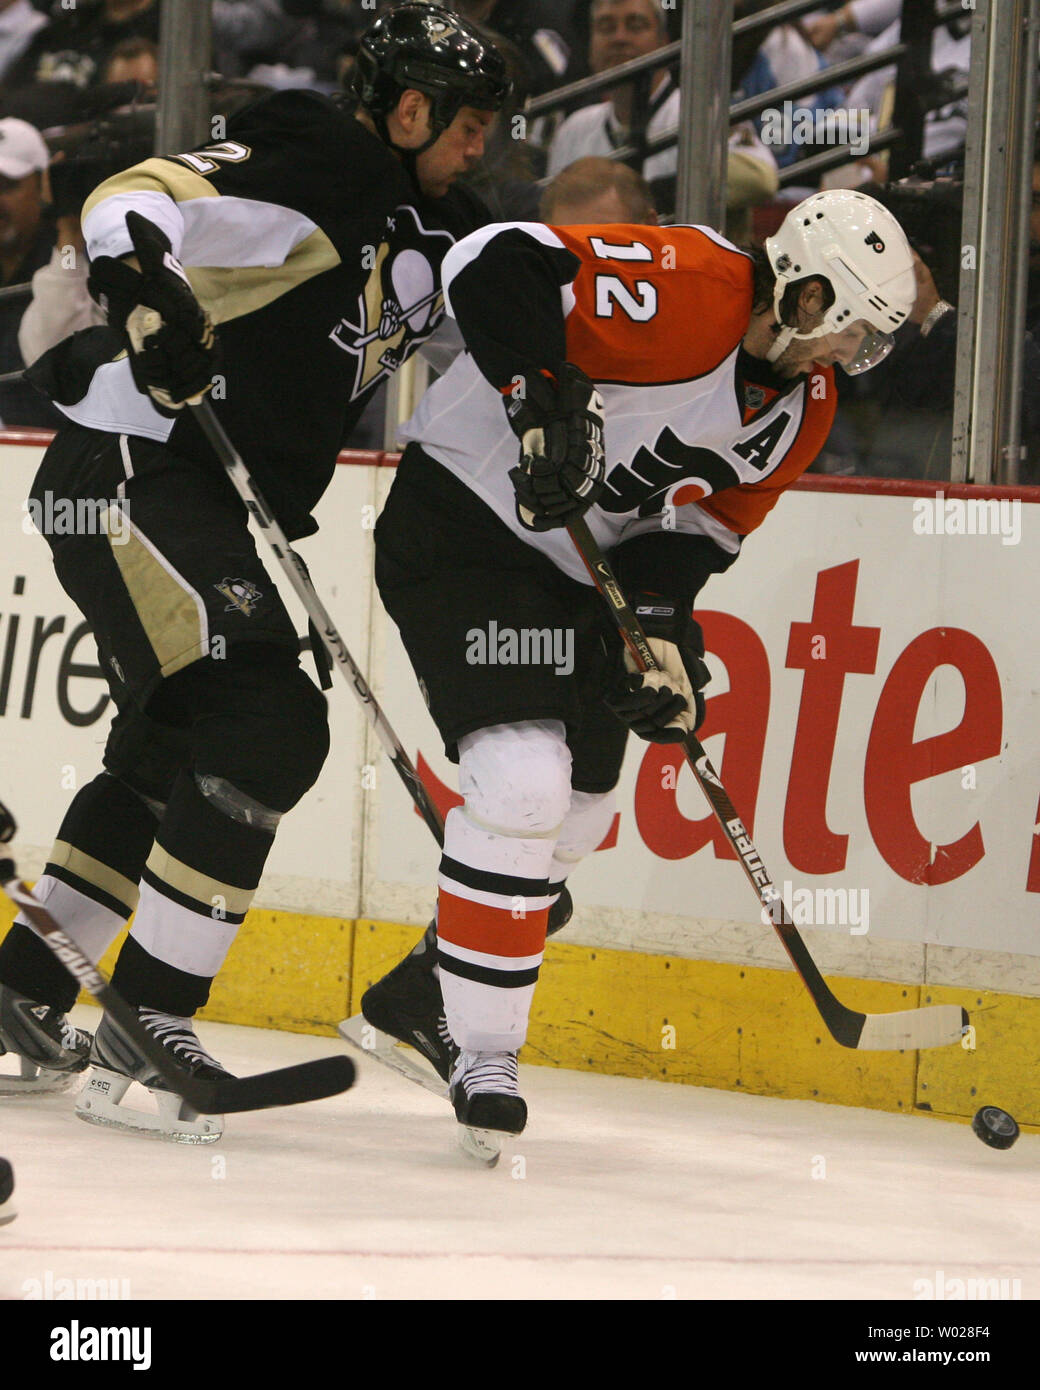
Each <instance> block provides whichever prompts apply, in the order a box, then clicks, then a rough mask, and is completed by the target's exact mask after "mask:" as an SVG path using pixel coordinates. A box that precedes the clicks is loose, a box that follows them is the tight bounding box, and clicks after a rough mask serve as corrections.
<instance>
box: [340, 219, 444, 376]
mask: <svg viewBox="0 0 1040 1390" xmlns="http://www.w3.org/2000/svg"><path fill="white" fill-rule="evenodd" d="M453 245H454V238H453V237H452V235H451V233H450V232H446V231H443V230H438V229H434V230H432V231H430V230H428V229H427V228H426V227H424V226H423V223H422V221H421V219H420V217H419V214H418V213H417V212H416V211H415V209H414V208H412V207H401V208H398V210H397V215H396V216H395V217H392V218H390V219H389V221H388V223H387V235H386V237H385V238H384V240H383V241H382V242H381V243H380V245H379V247H378V249H377V251H376V259H375V265H374V266H373V268H372V271H371V274H370V275H369V277H368V280H367V282H366V284H365V288H364V289H363V290H362V292H361V295H360V296H359V298H358V305H357V313H356V315H355V317H354V318H341V319H340V321H339V323H337V325H336V327H335V328H334V329H333V330H332V332H331V333H330V334H329V337H330V338H331V339H332V341H333V342H334V343H335V344H336V346H337V347H339V348H342V349H343V351H344V352H349V353H351V354H353V355H354V356H355V357H356V358H357V369H356V374H355V378H354V385H353V388H352V391H351V399H352V400H356V399H357V398H358V396H360V395H361V394H362V393H363V392H365V391H367V390H368V389H369V388H370V387H371V386H373V385H375V383H376V382H377V381H380V380H381V379H382V378H383V377H384V376H389V375H390V374H391V373H392V372H396V371H397V369H398V367H399V366H400V365H401V363H402V362H404V361H405V360H406V359H407V358H408V357H410V356H411V355H412V353H413V352H414V351H415V349H416V348H417V347H418V346H419V345H420V343H424V342H425V341H426V339H427V338H428V337H429V336H430V335H431V333H432V332H433V331H434V329H435V328H436V327H437V325H438V324H439V323H440V321H441V319H442V318H443V317H444V295H443V291H442V290H441V262H442V261H443V260H444V257H445V256H446V255H447V253H448V251H450V250H451V247H452V246H453Z"/></svg>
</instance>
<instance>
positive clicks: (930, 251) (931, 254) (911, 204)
mask: <svg viewBox="0 0 1040 1390" xmlns="http://www.w3.org/2000/svg"><path fill="white" fill-rule="evenodd" d="M863 192H865V193H870V194H872V195H873V197H875V198H877V200H878V202H880V203H883V204H884V206H885V207H887V208H888V210H889V212H891V213H892V215H893V216H894V217H896V218H897V219H898V220H899V224H900V226H901V227H902V228H903V231H904V232H906V235H907V239H908V241H909V242H910V245H911V246H912V247H913V248H914V250H915V251H916V252H917V254H918V255H919V256H920V257H921V260H922V261H924V263H925V265H926V266H927V267H928V269H929V270H930V271H931V272H932V277H933V279H934V280H935V285H936V288H937V289H938V291H939V294H940V295H941V296H942V298H943V299H946V300H949V301H950V302H951V303H954V304H955V303H956V302H957V292H958V287H959V284H960V275H961V219H962V217H963V212H964V181H963V179H962V178H959V177H955V176H952V175H943V176H940V177H937V176H936V174H935V172H934V166H932V165H931V164H928V163H927V162H922V163H921V164H918V165H915V166H914V170H913V172H912V173H911V174H910V176H909V178H905V179H899V180H898V181H897V182H895V183H887V184H881V185H877V186H875V187H867V186H865V187H864V188H863Z"/></svg>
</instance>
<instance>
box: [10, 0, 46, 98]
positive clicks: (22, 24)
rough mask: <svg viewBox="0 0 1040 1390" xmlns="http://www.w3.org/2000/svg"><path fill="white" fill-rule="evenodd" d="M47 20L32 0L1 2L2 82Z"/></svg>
mask: <svg viewBox="0 0 1040 1390" xmlns="http://www.w3.org/2000/svg"><path fill="white" fill-rule="evenodd" d="M46 25H47V19H46V16H45V15H42V14H41V13H40V11H39V10H37V9H35V8H34V7H33V5H32V3H31V0H0V82H4V81H6V80H7V74H8V72H9V71H10V69H11V68H12V67H13V66H14V64H15V63H16V62H17V61H18V59H19V58H20V57H21V56H22V54H23V53H24V52H25V50H26V49H27V48H28V46H29V44H30V43H31V42H32V40H33V38H34V37H35V35H36V34H38V33H39V31H40V30H41V29H44V28H46Z"/></svg>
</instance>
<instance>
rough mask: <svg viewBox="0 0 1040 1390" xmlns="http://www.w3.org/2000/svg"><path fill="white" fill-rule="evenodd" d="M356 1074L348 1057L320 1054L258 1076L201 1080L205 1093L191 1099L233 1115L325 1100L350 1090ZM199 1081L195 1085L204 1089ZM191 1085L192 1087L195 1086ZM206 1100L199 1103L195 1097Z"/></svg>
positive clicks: (211, 1111) (206, 1109) (207, 1111)
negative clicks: (308, 1059)
mask: <svg viewBox="0 0 1040 1390" xmlns="http://www.w3.org/2000/svg"><path fill="white" fill-rule="evenodd" d="M356 1075H357V1073H356V1071H355V1068H354V1063H353V1062H352V1061H351V1060H350V1058H349V1057H344V1056H342V1055H339V1056H336V1057H319V1058H318V1060H317V1061H314V1062H301V1063H299V1065H297V1066H295V1067H282V1068H280V1069H279V1070H278V1071H266V1072H260V1073H258V1074H257V1075H256V1076H238V1077H233V1078H232V1077H229V1078H228V1080H227V1081H212V1082H202V1083H201V1087H205V1090H206V1096H205V1097H203V1096H202V1095H201V1094H198V1095H193V1096H192V1097H191V1098H190V1101H189V1103H190V1104H191V1105H192V1108H193V1109H196V1110H199V1111H200V1112H201V1113H202V1114H204V1115H234V1114H238V1113H239V1112H241V1111H244V1110H271V1109H273V1108H274V1107H275V1106H280V1105H301V1104H303V1102H305V1101H309V1100H325V1099H326V1097H328V1096H338V1095H339V1094H340V1093H341V1092H343V1091H349V1090H350V1088H351V1086H353V1084H354V1078H355V1076H356ZM201 1087H199V1085H198V1083H196V1088H197V1089H199V1090H201ZM196 1088H192V1089H196ZM203 1099H204V1101H205V1103H204V1104H201V1105H197V1104H196V1103H195V1102H196V1100H203Z"/></svg>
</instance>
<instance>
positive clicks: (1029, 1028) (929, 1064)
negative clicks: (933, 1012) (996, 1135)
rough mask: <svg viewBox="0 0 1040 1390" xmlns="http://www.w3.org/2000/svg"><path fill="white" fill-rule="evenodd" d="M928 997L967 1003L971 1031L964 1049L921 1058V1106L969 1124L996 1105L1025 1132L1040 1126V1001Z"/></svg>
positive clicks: (978, 994) (936, 991) (927, 998)
mask: <svg viewBox="0 0 1040 1390" xmlns="http://www.w3.org/2000/svg"><path fill="white" fill-rule="evenodd" d="M922 997H923V1000H924V1002H926V1003H929V1004H963V1005H964V1007H965V1008H966V1009H967V1010H968V1013H969V1015H970V1017H971V1032H970V1033H969V1034H968V1035H967V1037H966V1038H965V1039H964V1044H965V1045H964V1046H962V1047H937V1048H935V1049H934V1050H932V1051H931V1052H922V1053H921V1067H920V1071H919V1074H918V1094H917V1103H918V1105H919V1106H924V1107H927V1108H928V1109H930V1110H931V1111H932V1112H933V1114H936V1115H949V1116H958V1117H963V1118H967V1119H970V1118H971V1117H972V1116H973V1115H974V1114H975V1112H976V1110H978V1109H980V1108H981V1107H982V1106H983V1105H996V1106H999V1107H1000V1109H1001V1110H1006V1111H1008V1113H1009V1114H1011V1115H1014V1117H1015V1119H1016V1120H1017V1121H1018V1123H1019V1125H1020V1126H1022V1127H1023V1128H1025V1127H1030V1128H1035V1127H1036V1126H1040V1087H1038V1086H1037V1074H1036V1063H1037V1058H1038V1057H1040V999H1030V998H1025V997H1023V996H1021V995H1017V994H998V993H996V992H995V991H992V990H977V991H974V992H972V991H971V990H966V989H947V988H937V987H935V986H931V985H929V986H927V987H926V988H925V989H923V990H922Z"/></svg>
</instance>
